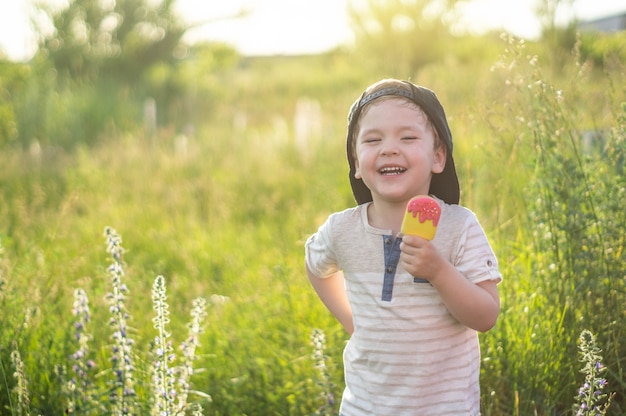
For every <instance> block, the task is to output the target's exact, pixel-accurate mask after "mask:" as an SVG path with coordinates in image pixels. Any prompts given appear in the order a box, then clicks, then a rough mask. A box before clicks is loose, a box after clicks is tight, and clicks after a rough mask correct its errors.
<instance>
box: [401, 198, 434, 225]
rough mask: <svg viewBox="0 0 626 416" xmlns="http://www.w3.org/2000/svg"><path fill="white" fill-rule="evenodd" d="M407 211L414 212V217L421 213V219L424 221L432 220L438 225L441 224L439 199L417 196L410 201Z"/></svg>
mask: <svg viewBox="0 0 626 416" xmlns="http://www.w3.org/2000/svg"><path fill="white" fill-rule="evenodd" d="M406 210H407V212H410V213H411V214H413V218H415V217H417V215H418V214H419V221H420V222H422V223H423V222H424V221H427V220H431V221H432V222H433V225H434V226H435V227H436V226H437V225H438V224H439V216H440V215H441V207H440V206H439V204H438V203H437V201H435V200H433V199H430V198H416V199H414V200H412V201H411V202H409V205H408V206H407V208H406Z"/></svg>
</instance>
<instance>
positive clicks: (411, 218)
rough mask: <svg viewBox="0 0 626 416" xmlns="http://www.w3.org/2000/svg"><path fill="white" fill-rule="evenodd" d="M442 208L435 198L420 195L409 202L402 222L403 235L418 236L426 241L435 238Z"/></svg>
mask: <svg viewBox="0 0 626 416" xmlns="http://www.w3.org/2000/svg"><path fill="white" fill-rule="evenodd" d="M440 216H441V206H439V203H438V202H437V200H435V199H434V198H431V197H429V196H426V195H418V196H415V197H413V198H411V200H410V201H409V203H408V204H407V207H406V211H405V212H404V219H403V220H402V229H401V232H402V234H405V235H417V236H419V237H422V238H424V239H426V240H432V239H433V238H435V233H436V232H437V225H438V224H439V217H440Z"/></svg>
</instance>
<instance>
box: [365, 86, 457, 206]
mask: <svg viewBox="0 0 626 416" xmlns="http://www.w3.org/2000/svg"><path fill="white" fill-rule="evenodd" d="M435 143H436V137H435V131H434V128H433V127H432V125H431V124H430V123H429V122H428V119H427V117H426V115H425V114H424V112H423V111H422V110H421V109H420V108H419V107H417V106H416V105H414V104H412V103H409V102H407V101H406V100H404V99H402V98H387V99H383V100H381V101H379V102H375V103H373V104H372V105H371V106H370V107H369V109H367V111H365V112H364V113H362V114H361V119H360V120H359V129H358V134H357V136H356V138H355V167H356V173H355V177H356V178H357V179H362V180H363V182H364V183H365V185H366V186H367V187H368V188H369V189H370V191H371V192H372V199H373V200H374V202H376V201H377V200H378V201H387V202H402V203H405V202H406V201H408V199H410V198H411V197H413V196H415V195H420V194H421V195H426V194H428V190H429V188H430V179H431V176H432V174H433V173H441V172H442V171H443V168H444V167H445V162H446V149H445V145H443V144H442V145H440V146H438V148H437V149H435Z"/></svg>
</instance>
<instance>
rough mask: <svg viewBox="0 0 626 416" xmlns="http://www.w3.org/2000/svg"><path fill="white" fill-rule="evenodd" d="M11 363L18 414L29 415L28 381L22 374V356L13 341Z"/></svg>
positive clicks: (24, 374) (23, 373)
mask: <svg viewBox="0 0 626 416" xmlns="http://www.w3.org/2000/svg"><path fill="white" fill-rule="evenodd" d="M11 362H12V363H13V367H14V368H15V373H14V374H13V375H14V376H15V378H16V379H17V386H15V391H16V392H17V410H18V414H24V415H30V395H29V392H28V381H27V380H26V373H25V372H24V362H23V361H22V356H21V355H20V352H19V350H18V348H17V343H16V342H15V341H14V342H13V351H12V352H11Z"/></svg>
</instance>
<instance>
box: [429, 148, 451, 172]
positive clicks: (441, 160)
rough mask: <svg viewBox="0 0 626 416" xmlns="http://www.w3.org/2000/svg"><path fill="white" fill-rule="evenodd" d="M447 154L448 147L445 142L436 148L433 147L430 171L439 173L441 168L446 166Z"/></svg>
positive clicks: (441, 170)
mask: <svg viewBox="0 0 626 416" xmlns="http://www.w3.org/2000/svg"><path fill="white" fill-rule="evenodd" d="M447 155H448V148H447V147H446V145H445V144H443V143H442V144H441V145H440V146H439V147H438V148H437V149H435V154H434V155H433V166H432V168H431V172H432V173H441V172H443V169H444V168H445V167H446V158H447Z"/></svg>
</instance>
